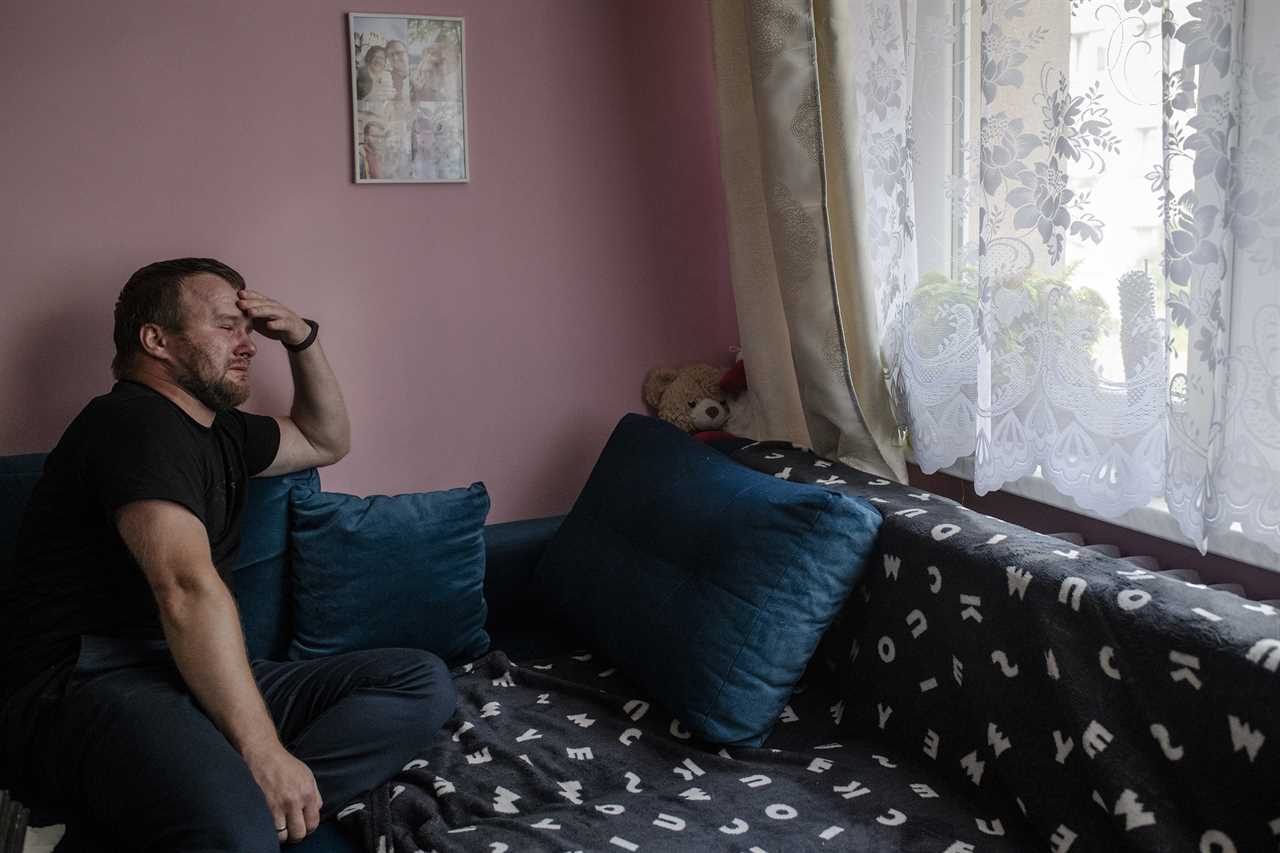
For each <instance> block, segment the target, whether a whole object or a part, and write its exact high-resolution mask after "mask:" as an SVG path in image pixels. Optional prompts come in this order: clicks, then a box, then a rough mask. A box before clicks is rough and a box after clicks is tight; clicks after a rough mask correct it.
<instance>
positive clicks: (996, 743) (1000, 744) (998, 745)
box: [987, 723, 1013, 758]
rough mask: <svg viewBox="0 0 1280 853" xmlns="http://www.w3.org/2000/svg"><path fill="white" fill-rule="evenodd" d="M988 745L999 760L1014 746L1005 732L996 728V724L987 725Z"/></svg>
mask: <svg viewBox="0 0 1280 853" xmlns="http://www.w3.org/2000/svg"><path fill="white" fill-rule="evenodd" d="M987 745H988V746H990V747H991V749H992V750H993V751H994V752H995V754H996V758H999V757H1000V756H1001V755H1002V754H1003V753H1004V751H1005V750H1006V749H1008V748H1009V747H1011V746H1013V744H1012V743H1010V741H1009V739H1008V738H1007V737H1005V736H1004V732H1002V731H1000V730H999V729H998V728H996V724H995V723H987Z"/></svg>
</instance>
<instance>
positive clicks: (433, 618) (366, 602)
mask: <svg viewBox="0 0 1280 853" xmlns="http://www.w3.org/2000/svg"><path fill="white" fill-rule="evenodd" d="M289 507H290V509H289V514H290V531H291V537H292V542H291V554H292V572H293V618H294V637H293V642H292V643H291V644H290V646H289V658H290V659H291V660H305V659H309V658H316V657H323V656H326V655H332V654H339V653H342V652H350V651H358V650H361V649H375V648H386V647H397V646H398V647H406V648H415V649H426V650H427V651H431V652H435V653H436V654H437V655H439V656H440V657H442V658H443V659H444V660H445V661H447V662H450V663H458V662H463V661H469V660H472V659H474V658H477V657H479V656H480V655H482V654H484V653H485V652H486V651H488V648H489V635H488V634H487V633H486V632H485V629H484V624H485V616H486V614H487V605H486V603H485V598H484V555H485V541H484V532H483V531H484V520H485V516H486V515H488V513H489V494H488V492H487V491H485V487H484V484H483V483H473V484H472V485H471V486H470V488H466V489H449V490H447V491H440V492H426V493H417V494H405V495H396V496H395V497H387V496H386V495H374V496H373V497H368V498H358V497H354V496H352V495H342V494H331V493H327V492H315V491H311V490H310V489H307V488H295V489H294V490H293V491H292V492H291V493H290V503H289Z"/></svg>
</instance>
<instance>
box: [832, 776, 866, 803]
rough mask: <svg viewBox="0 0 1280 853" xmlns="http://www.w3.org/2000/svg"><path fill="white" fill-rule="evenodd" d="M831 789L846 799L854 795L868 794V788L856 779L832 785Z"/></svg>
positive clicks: (850, 798)
mask: <svg viewBox="0 0 1280 853" xmlns="http://www.w3.org/2000/svg"><path fill="white" fill-rule="evenodd" d="M831 790H833V791H835V792H836V793H837V794H839V795H840V796H841V797H843V798H845V799H846V800H852V799H853V798H855V797H861V796H862V795H863V794H870V793H871V789H870V788H864V787H863V786H862V783H861V782H859V781H858V780H856V779H855V780H853V781H852V782H850V783H849V784H848V785H832V786H831Z"/></svg>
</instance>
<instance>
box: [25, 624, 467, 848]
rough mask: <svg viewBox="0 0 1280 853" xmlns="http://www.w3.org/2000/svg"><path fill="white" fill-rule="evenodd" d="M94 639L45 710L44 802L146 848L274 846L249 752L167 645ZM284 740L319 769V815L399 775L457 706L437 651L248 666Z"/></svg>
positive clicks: (34, 768)
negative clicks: (209, 712) (214, 714)
mask: <svg viewBox="0 0 1280 853" xmlns="http://www.w3.org/2000/svg"><path fill="white" fill-rule="evenodd" d="M121 648H122V647H121V646H120V644H119V641H113V640H108V639H106V638H97V637H86V638H85V639H84V641H83V644H82V650H81V654H80V659H79V661H78V662H77V664H76V669H75V671H74V672H73V673H72V675H71V677H70V679H69V681H68V682H67V684H66V688H65V691H64V695H62V696H61V697H57V696H44V697H41V699H42V702H43V703H44V707H43V708H42V712H41V714H40V721H39V724H38V725H37V728H36V734H35V737H34V738H33V742H32V743H31V744H30V746H31V748H32V749H33V750H34V752H33V753H31V756H32V758H33V759H34V760H32V758H29V759H28V762H27V766H28V767H29V768H30V769H31V773H32V775H33V776H34V779H33V780H32V781H33V783H34V784H35V786H36V789H37V792H38V793H39V795H40V796H42V797H46V798H48V799H49V800H51V801H54V802H59V803H65V804H67V805H70V806H72V807H74V808H75V809H76V810H77V811H79V812H81V813H83V814H84V815H86V816H87V817H88V818H90V819H91V820H92V822H93V823H94V824H96V825H97V826H98V827H101V829H102V830H103V831H104V832H106V833H107V834H109V835H111V836H112V838H111V839H109V840H110V841H111V842H112V849H118V850H130V851H138V853H162V852H163V853H215V851H216V853H276V851H279V850H280V849H281V848H280V842H279V835H278V834H277V832H276V828H275V822H274V821H273V819H272V817H271V813H270V812H269V811H268V809H267V802H266V798H265V796H264V795H263V793H262V789H261V788H259V787H258V784H257V782H256V781H255V780H254V778H253V776H252V775H251V774H250V772H249V768H248V766H247V765H246V764H245V763H244V760H243V759H242V758H241V757H240V754H239V753H238V752H236V751H235V749H233V748H232V746H231V744H230V743H229V742H228V741H227V739H226V737H225V736H224V735H223V734H222V732H221V731H219V730H218V729H217V728H216V727H215V726H214V725H213V723H212V722H211V721H210V720H209V718H208V717H207V716H206V715H205V714H204V712H203V711H202V710H201V708H200V706H199V705H198V704H197V703H196V701H195V697H194V696H193V695H192V694H191V693H190V692H189V691H188V689H187V687H186V684H185V682H183V680H182V676H181V674H180V673H179V672H178V669H177V666H176V665H175V664H174V663H173V661H172V658H171V657H169V656H168V654H167V651H166V652H164V656H163V657H157V656H156V655H155V654H151V655H149V656H148V658H147V659H144V660H141V661H140V660H139V659H138V657H137V655H136V654H135V653H132V652H128V651H126V652H124V653H122V652H121V651H120V649H121ZM252 669H253V676H254V680H255V681H256V682H257V684H258V689H259V690H260V691H261V692H262V696H263V698H264V699H265V700H266V705H267V708H268V710H269V711H270V713H271V717H272V719H273V720H274V722H275V725H276V730H277V732H279V735H280V741H281V743H282V744H284V747H285V748H286V749H287V750H289V752H290V753H292V754H293V755H294V756H295V757H296V758H298V759H299V760H300V761H302V762H303V763H305V764H306V765H307V766H308V767H309V768H310V769H311V772H312V773H313V774H314V775H315V779H316V786H317V788H318V789H319V791H320V797H321V799H322V800H323V804H322V806H321V809H320V817H321V819H322V820H323V819H326V818H329V817H331V816H332V815H334V814H335V813H337V812H338V811H339V810H340V809H341V808H342V807H344V806H346V805H347V804H348V803H350V802H351V801H352V800H353V799H355V798H356V797H358V796H359V795H360V794H362V793H364V792H365V791H367V790H369V789H370V788H373V787H375V786H377V785H379V784H381V783H383V782H385V781H387V780H388V779H390V778H391V777H392V776H394V775H395V774H396V772H397V771H399V770H400V769H401V768H402V767H403V766H404V765H405V764H406V763H407V762H408V761H409V760H411V759H412V758H413V757H414V755H416V754H417V753H419V752H421V751H422V750H423V749H424V748H425V747H426V746H427V745H428V744H429V743H430V742H431V740H432V738H433V737H434V736H435V735H436V733H437V732H438V731H439V729H440V727H441V726H442V725H443V724H444V722H445V721H446V720H447V719H448V718H449V717H450V716H451V715H452V714H453V711H454V708H455V706H456V703H457V697H456V694H455V692H454V688H453V682H452V680H451V679H450V678H449V672H448V670H447V668H446V667H445V665H444V663H443V662H442V661H441V660H440V659H439V658H438V657H436V656H435V655H433V654H431V653H429V652H423V651H418V650H415V649H379V650H376V651H364V652H351V653H348V654H341V655H334V656H332V657H328V658H323V659H320V660H311V661H297V662H275V661H267V660H257V661H253V662H252Z"/></svg>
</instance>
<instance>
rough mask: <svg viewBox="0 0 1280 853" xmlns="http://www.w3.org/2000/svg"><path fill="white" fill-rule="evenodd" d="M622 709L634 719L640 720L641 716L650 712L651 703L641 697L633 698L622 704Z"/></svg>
mask: <svg viewBox="0 0 1280 853" xmlns="http://www.w3.org/2000/svg"><path fill="white" fill-rule="evenodd" d="M622 710H623V711H625V712H626V713H627V715H628V716H630V717H631V719H632V720H635V721H636V722H639V721H640V718H641V717H643V716H644V715H645V714H646V713H648V711H649V703H648V702H644V701H641V700H640V699H632V700H631V701H630V702H628V703H627V704H625V705H623V706H622Z"/></svg>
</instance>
